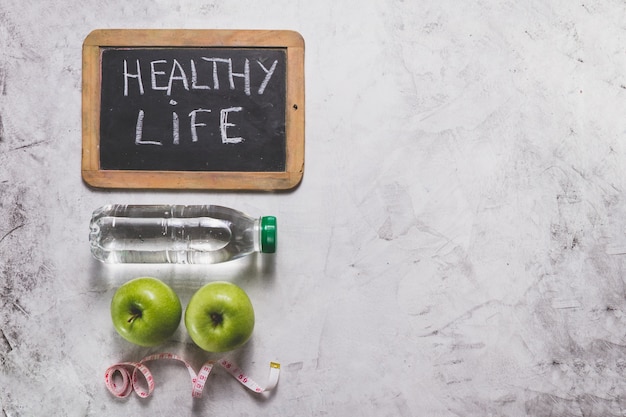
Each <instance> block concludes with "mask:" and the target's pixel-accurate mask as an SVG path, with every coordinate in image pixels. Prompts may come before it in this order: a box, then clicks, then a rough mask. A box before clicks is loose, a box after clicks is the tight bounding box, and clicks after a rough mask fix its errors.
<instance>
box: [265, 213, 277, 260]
mask: <svg viewBox="0 0 626 417" xmlns="http://www.w3.org/2000/svg"><path fill="white" fill-rule="evenodd" d="M261 252H263V253H274V252H276V217H274V216H263V217H261Z"/></svg>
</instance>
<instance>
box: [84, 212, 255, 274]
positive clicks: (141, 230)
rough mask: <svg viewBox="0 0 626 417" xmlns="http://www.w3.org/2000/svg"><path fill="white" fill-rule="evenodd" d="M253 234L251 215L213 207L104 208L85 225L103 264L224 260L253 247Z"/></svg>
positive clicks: (94, 252) (240, 254)
mask: <svg viewBox="0 0 626 417" xmlns="http://www.w3.org/2000/svg"><path fill="white" fill-rule="evenodd" d="M231 218H232V219H231ZM231 220H232V221H231ZM256 234H258V227H257V226H256V223H255V220H254V219H244V218H239V217H237V218H236V219H235V217H234V216H233V215H232V212H231V211H230V210H229V209H224V208H221V207H217V206H198V207H186V206H171V207H170V206H150V207H144V206H108V207H106V208H104V209H103V210H101V211H98V212H96V213H95V214H94V217H93V219H92V222H91V224H90V242H91V246H92V253H93V255H94V256H95V257H96V258H97V259H99V260H101V261H103V262H106V263H198V264H200V263H205V264H206V263H217V262H224V261H228V260H231V259H236V258H238V257H240V256H243V255H245V254H248V253H250V252H252V251H254V250H255V249H256V246H255V245H257V243H256V241H255V238H254V236H255V235H256Z"/></svg>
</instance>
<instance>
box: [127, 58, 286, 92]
mask: <svg viewBox="0 0 626 417" xmlns="http://www.w3.org/2000/svg"><path fill="white" fill-rule="evenodd" d="M255 63H256V65H254V64H251V62H250V60H249V59H248V58H246V59H245V60H244V61H243V63H242V65H243V68H242V69H241V72H237V71H236V70H235V64H234V63H233V60H232V58H214V57H201V60H199V61H197V60H195V59H191V60H190V62H189V69H188V70H187V71H186V70H185V68H184V66H183V64H182V63H181V62H180V61H178V60H177V59H172V60H166V59H157V60H152V61H150V63H149V68H150V77H149V79H150V85H149V88H150V89H152V90H154V91H164V92H165V94H166V95H167V96H171V95H172V91H173V90H174V88H183V89H184V90H186V91H190V90H220V89H222V88H224V87H223V86H222V85H221V83H220V79H223V78H222V77H225V78H226V79H227V80H228V87H227V88H229V89H230V90H236V89H238V88H241V89H242V90H243V92H244V93H245V94H246V95H247V96H250V95H252V94H253V92H255V93H256V94H258V95H263V93H264V92H265V90H266V88H267V85H268V84H269V82H270V80H271V79H272V75H274V71H275V70H276V66H277V65H278V61H277V60H276V61H274V62H273V63H272V65H271V66H270V67H269V68H267V67H266V66H265V65H264V64H263V63H262V62H261V61H260V60H256V61H255ZM133 64H134V65H133ZM142 68H143V67H142V65H141V62H140V60H139V59H137V60H136V61H135V62H134V63H132V62H131V63H129V62H128V61H127V60H126V59H125V60H124V71H123V77H124V96H125V97H128V96H129V95H131V82H132V81H133V80H134V82H132V84H134V85H135V86H136V87H132V88H133V89H134V88H136V90H135V91H137V92H138V93H139V94H140V95H143V94H145V89H146V87H148V86H145V85H144V74H143V73H142V71H143V70H142ZM252 71H261V73H262V74H263V80H262V81H261V83H260V84H259V85H258V86H255V87H256V88H255V89H254V90H253V88H252V87H253V86H252V85H251V83H252V80H251V74H252ZM188 72H189V73H188ZM202 76H203V77H202ZM200 78H203V79H207V81H205V83H204V84H203V83H201V82H200V81H199V79H200ZM236 79H241V80H242V82H241V83H238V82H236Z"/></svg>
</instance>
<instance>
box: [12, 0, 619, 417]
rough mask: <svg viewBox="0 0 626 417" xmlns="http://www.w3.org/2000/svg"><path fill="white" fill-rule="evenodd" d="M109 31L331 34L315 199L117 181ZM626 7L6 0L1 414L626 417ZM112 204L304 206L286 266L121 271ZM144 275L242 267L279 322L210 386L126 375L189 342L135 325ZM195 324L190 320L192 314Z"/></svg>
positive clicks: (180, 376) (317, 127)
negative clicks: (93, 74)
mask: <svg viewBox="0 0 626 417" xmlns="http://www.w3.org/2000/svg"><path fill="white" fill-rule="evenodd" d="M97 28H236V29H264V28H267V29H292V30H297V31H298V32H300V33H301V34H302V35H303V37H304V39H305V41H306V105H307V106H306V155H305V159H306V168H305V174H304V179H303V182H302V184H301V186H300V187H299V188H297V189H296V190H294V191H292V192H290V193H277V194H266V193H228V192H227V193H214V192H185V191H180V192H167V191H154V192H142V191H112V190H93V189H90V188H89V187H87V186H86V185H85V184H84V183H83V182H82V180H81V176H80V155H81V113H80V108H81V45H82V41H83V39H84V38H85V36H87V34H88V33H89V32H90V31H91V30H93V29H97ZM624 167H626V3H624V1H623V0H580V1H570V0H567V1H565V0H548V1H545V0H529V1H512V0H504V1H496V0H483V1H452V0H423V1H415V0H404V1H402V0H384V1H377V2H374V1H365V2H354V1H352V2H341V1H329V0H318V1H315V2H304V1H284V0H276V1H272V2H266V1H259V2H254V1H229V2H226V1H223V2H220V1H206V0H204V1H202V0H201V1H191V0H179V1H173V0H157V1H153V0H151V1H148V0H136V1H132V2H131V1H119V0H112V1H107V2H103V1H93V0H83V1H76V0H67V1H63V2H61V1H58V2H51V1H45V0H44V1H34V0H20V1H17V0H2V1H1V2H0V195H1V197H2V198H1V199H0V409H1V410H2V412H1V413H0V416H6V417H17V416H119V415H129V416H136V415H146V416H148V415H155V416H156V415H163V416H172V415H176V416H182V415H216V416H217V415H240V416H253V415H254V416H257V415H268V416H270V415H271V416H294V415H300V416H347V415H359V416H377V417H379V416H480V417H486V416H524V415H528V416H623V415H626V356H625V354H626V340H625V329H626V327H625V324H626V317H625V314H626V303H625V292H626V291H625V285H624V283H625V280H624V272H625V268H626V264H625V261H626V175H625V168H624ZM106 203H172V204H175V203H176V204H201V203H213V204H221V205H226V206H231V207H234V208H238V209H240V210H243V211H246V212H248V213H251V214H254V215H262V214H274V215H276V216H277V217H278V219H279V227H280V229H279V233H280V235H279V247H278V252H277V254H276V256H275V257H274V258H270V259H266V258H263V257H252V258H249V259H246V260H243V261H237V262H234V263H232V264H227V265H215V266H209V267H196V266H192V267H183V266H132V267H131V266H112V267H104V266H102V265H100V264H98V263H97V262H96V261H95V260H93V259H92V258H91V255H90V253H89V247H88V242H87V229H88V227H87V226H88V222H89V218H90V216H91V212H92V211H93V210H94V209H96V208H97V207H99V206H101V205H103V204H106ZM139 275H153V276H157V277H159V278H161V279H163V280H164V281H166V282H168V283H170V284H171V285H172V286H173V287H174V288H175V289H176V290H177V291H178V292H179V294H180V295H181V298H182V299H183V303H185V302H186V301H187V300H188V299H189V297H190V296H191V294H192V293H193V291H194V290H195V289H196V288H198V287H199V286H200V285H201V284H202V283H204V282H208V281H211V280H214V279H228V280H232V281H233V282H237V283H238V284H239V285H241V286H242V287H243V288H244V289H245V290H246V291H247V292H248V293H249V295H250V297H251V298H252V300H253V303H254V305H255V308H256V311H257V327H256V329H255V333H254V336H253V338H252V340H251V342H250V343H249V344H248V345H246V346H245V347H244V348H242V349H241V350H240V351H238V352H235V353H234V358H235V359H236V360H237V361H238V362H239V363H240V365H241V366H242V367H244V368H245V369H246V370H247V371H248V372H249V373H250V375H251V376H253V377H254V378H255V379H258V380H259V382H263V380H264V378H265V377H266V375H267V369H268V363H269V361H271V360H277V361H279V362H280V363H281V364H282V373H281V379H280V382H279V384H278V388H277V390H276V391H275V392H274V393H273V394H272V395H270V396H268V397H267V398H258V397H255V396H254V395H251V394H249V393H247V392H246V391H245V390H244V389H243V388H242V387H241V386H239V385H238V384H237V382H236V381H235V380H233V379H232V378H230V376H228V375H226V374H225V373H224V372H219V369H218V370H216V372H215V374H214V375H211V378H210V381H209V383H208V385H207V388H206V392H205V394H204V396H203V398H201V399H196V400H192V398H191V394H190V382H189V380H188V375H187V373H186V371H185V370H184V368H183V367H179V366H177V365H174V364H155V365H154V366H153V367H152V368H153V372H154V374H155V378H156V380H157V387H156V391H155V393H154V394H153V396H152V397H151V398H150V399H147V400H142V399H139V398H138V397H136V396H133V397H130V398H128V399H126V400H117V399H115V398H113V397H112V396H111V395H110V394H109V392H108V391H107V390H106V389H105V387H104V383H103V374H104V370H105V369H106V368H107V367H108V366H109V365H111V364H113V363H114V362H117V361H120V360H139V359H141V358H142V357H143V356H145V355H147V354H149V353H153V352H157V351H170V352H174V353H178V354H181V355H183V356H184V357H185V358H187V359H188V360H189V361H190V362H191V363H192V364H193V365H194V366H195V367H197V368H198V367H199V366H200V365H201V364H202V362H203V361H204V360H206V359H207V355H204V354H203V353H202V352H199V351H198V350H197V349H196V348H194V346H193V344H192V343H191V341H190V339H189V337H188V336H187V334H186V333H185V331H184V329H183V328H181V329H179V331H178V332H177V333H176V334H175V336H174V337H173V338H172V340H170V341H169V342H168V343H167V344H166V345H165V346H162V347H160V348H155V349H144V348H138V347H133V346H131V345H129V344H127V343H126V342H124V341H122V340H121V339H120V338H119V337H118V336H117V334H116V333H115V331H114V330H113V328H112V325H111V323H110V319H109V303H110V299H111V296H112V295H113V293H114V291H115V289H116V288H117V286H119V285H120V284H121V283H123V282H124V281H126V280H128V279H130V278H133V277H135V276H139ZM183 327H184V326H183Z"/></svg>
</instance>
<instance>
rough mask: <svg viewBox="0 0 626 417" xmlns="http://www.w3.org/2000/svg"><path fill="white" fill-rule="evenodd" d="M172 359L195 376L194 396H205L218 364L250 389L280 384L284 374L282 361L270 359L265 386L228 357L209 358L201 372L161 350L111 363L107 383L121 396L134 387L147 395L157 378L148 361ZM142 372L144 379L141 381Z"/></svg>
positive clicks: (269, 387) (256, 390)
mask: <svg viewBox="0 0 626 417" xmlns="http://www.w3.org/2000/svg"><path fill="white" fill-rule="evenodd" d="M162 359H170V360H174V361H177V362H180V363H182V364H183V365H184V366H185V367H186V368H187V371H188V372H189V376H190V377H191V386H192V388H191V396H192V397H193V398H200V397H201V396H202V390H203V389H204V385H205V384H206V381H207V379H208V377H209V374H210V373H211V370H213V367H214V365H215V364H219V365H220V366H221V367H222V368H224V369H225V370H226V372H228V373H229V374H231V375H232V376H233V377H234V378H235V379H236V380H237V381H239V382H240V383H241V384H242V385H243V386H244V387H246V388H248V389H249V390H250V391H253V392H257V393H261V392H266V391H270V390H272V389H274V387H276V384H278V375H279V374H280V364H279V363H277V362H270V373H269V377H268V381H267V384H266V385H265V387H261V386H260V385H259V384H257V383H256V382H254V381H253V380H252V379H251V378H250V377H248V376H247V375H246V374H245V373H244V372H243V371H242V370H241V368H239V367H238V366H237V365H236V364H234V363H233V362H231V361H229V360H228V359H220V360H219V361H217V362H215V361H208V362H206V363H205V364H204V365H202V368H200V372H198V373H197V374H196V372H195V371H194V369H193V367H192V366H191V365H190V364H189V362H187V361H186V360H184V359H183V358H182V357H180V356H178V355H174V354H172V353H158V354H155V355H150V356H146V357H145V358H143V359H142V360H140V361H139V362H121V363H116V364H115V365H112V366H110V367H109V368H108V369H107V370H106V372H105V374H104V382H105V384H106V387H107V388H108V390H109V391H110V392H111V394H113V395H115V396H116V397H118V398H126V397H128V396H129V395H130V394H131V393H132V392H133V391H135V393H137V395H139V396H140V397H141V398H146V397H148V396H150V394H152V391H154V378H153V377H152V373H151V372H150V370H149V369H148V367H147V366H146V365H145V363H146V362H150V361H155V360H162ZM140 376H142V377H143V378H142V379H143V381H140Z"/></svg>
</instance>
